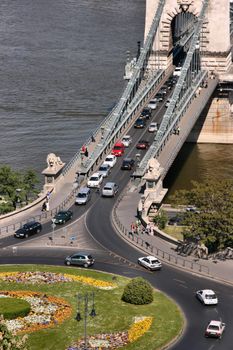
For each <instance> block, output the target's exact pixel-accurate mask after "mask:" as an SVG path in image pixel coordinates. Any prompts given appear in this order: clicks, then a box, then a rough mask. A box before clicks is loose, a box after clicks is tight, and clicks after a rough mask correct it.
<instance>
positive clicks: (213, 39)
mask: <svg viewBox="0 0 233 350" xmlns="http://www.w3.org/2000/svg"><path fill="white" fill-rule="evenodd" d="M158 4H159V0H146V20H145V36H144V37H145V38H146V35H147V34H148V32H149V29H150V26H151V23H152V20H153V17H154V14H155V12H156V9H157V7H158ZM229 6H230V4H229V0H221V1H219V0H209V6H208V10H207V12H206V20H205V21H204V24H203V28H202V32H201V37H200V51H201V52H202V57H201V65H202V68H203V69H206V70H209V71H215V72H217V73H225V72H227V71H228V70H229V69H230V65H231V45H230V8H229ZM201 8H202V0H195V1H194V0H166V3H165V6H164V11H163V13H162V16H161V20H160V25H159V29H158V31H157V34H156V37H155V40H154V44H153V48H152V54H151V57H150V60H149V67H150V68H152V69H158V68H161V69H166V68H168V67H169V66H170V65H171V64H172V62H173V55H172V48H173V40H172V29H171V23H172V20H173V19H174V18H175V17H176V16H177V15H178V14H179V13H181V12H182V11H183V10H184V9H185V11H187V12H190V13H192V14H193V15H194V16H197V17H198V16H199V13H200V11H201Z"/></svg>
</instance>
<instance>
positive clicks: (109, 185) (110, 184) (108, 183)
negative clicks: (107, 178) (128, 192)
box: [104, 182, 116, 187]
mask: <svg viewBox="0 0 233 350" xmlns="http://www.w3.org/2000/svg"><path fill="white" fill-rule="evenodd" d="M114 185H116V183H115V182H106V184H105V185H104V187H112V186H114Z"/></svg>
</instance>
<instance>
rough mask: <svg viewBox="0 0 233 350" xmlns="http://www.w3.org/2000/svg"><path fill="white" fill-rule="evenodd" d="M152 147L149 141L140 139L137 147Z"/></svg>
mask: <svg viewBox="0 0 233 350" xmlns="http://www.w3.org/2000/svg"><path fill="white" fill-rule="evenodd" d="M149 147H150V144H149V142H148V141H145V140H140V141H138V143H137V145H136V148H137V149H148V148H149Z"/></svg>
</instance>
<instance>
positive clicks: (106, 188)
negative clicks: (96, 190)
mask: <svg viewBox="0 0 233 350" xmlns="http://www.w3.org/2000/svg"><path fill="white" fill-rule="evenodd" d="M104 189H105V190H107V191H111V190H112V188H111V187H106V186H105V187H104Z"/></svg>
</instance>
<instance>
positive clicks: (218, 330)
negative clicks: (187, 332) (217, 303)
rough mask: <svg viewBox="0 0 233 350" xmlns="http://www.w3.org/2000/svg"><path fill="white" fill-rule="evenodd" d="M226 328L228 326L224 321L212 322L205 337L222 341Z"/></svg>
mask: <svg viewBox="0 0 233 350" xmlns="http://www.w3.org/2000/svg"><path fill="white" fill-rule="evenodd" d="M225 327H226V325H225V323H223V322H222V321H210V323H209V324H208V326H207V328H206V331H205V337H214V338H219V339H221V338H222V335H223V332H224V330H225Z"/></svg>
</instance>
